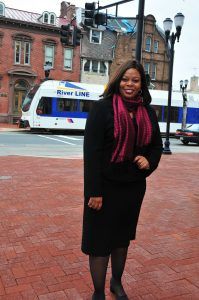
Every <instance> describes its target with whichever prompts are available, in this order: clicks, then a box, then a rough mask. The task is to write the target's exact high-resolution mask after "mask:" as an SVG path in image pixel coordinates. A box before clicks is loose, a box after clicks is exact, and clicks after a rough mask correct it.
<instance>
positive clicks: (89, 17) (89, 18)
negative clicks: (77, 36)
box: [84, 2, 95, 27]
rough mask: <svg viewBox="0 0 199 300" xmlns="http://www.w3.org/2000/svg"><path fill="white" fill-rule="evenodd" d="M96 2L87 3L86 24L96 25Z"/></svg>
mask: <svg viewBox="0 0 199 300" xmlns="http://www.w3.org/2000/svg"><path fill="white" fill-rule="evenodd" d="M94 16H95V2H91V3H88V2H87V3H85V20H84V25H85V26H91V27H93V26H94Z"/></svg>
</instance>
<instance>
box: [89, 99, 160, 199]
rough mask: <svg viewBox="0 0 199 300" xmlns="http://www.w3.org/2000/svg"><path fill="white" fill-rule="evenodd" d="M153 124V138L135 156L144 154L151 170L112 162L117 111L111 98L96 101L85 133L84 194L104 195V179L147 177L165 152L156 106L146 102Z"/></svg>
mask: <svg viewBox="0 0 199 300" xmlns="http://www.w3.org/2000/svg"><path fill="white" fill-rule="evenodd" d="M146 109H147V112H148V114H149V118H150V120H151V124H152V139H151V143H150V144H149V145H147V146H143V147H140V148H138V147H136V148H135V149H134V156H136V155H142V156H144V157H146V158H147V160H148V161H149V164H150V169H149V170H140V169H138V167H137V165H136V164H135V163H134V162H133V161H124V162H120V163H112V162H111V156H112V153H113V149H114V112H113V103H112V99H101V100H99V101H96V102H95V103H94V104H93V107H92V109H91V111H90V113H89V116H88V119H87V122H86V127H85V136H84V195H85V197H100V196H103V182H104V180H108V181H114V182H118V184H119V183H121V182H135V181H140V180H144V179H145V178H146V177H147V176H149V175H150V174H151V173H152V172H153V171H154V170H155V169H156V168H157V166H158V163H159V161H160V158H161V154H162V139H161V135H160V129H159V125H158V120H157V117H156V113H155V111H154V109H153V108H152V107H151V106H150V105H146Z"/></svg>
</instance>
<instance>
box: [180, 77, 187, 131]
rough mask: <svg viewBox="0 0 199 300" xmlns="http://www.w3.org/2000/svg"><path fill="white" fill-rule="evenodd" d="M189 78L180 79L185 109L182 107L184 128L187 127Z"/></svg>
mask: <svg viewBox="0 0 199 300" xmlns="http://www.w3.org/2000/svg"><path fill="white" fill-rule="evenodd" d="M188 82H189V81H188V80H187V79H186V80H184V81H183V80H180V90H181V91H182V99H183V109H182V129H185V128H186V119H187V94H186V89H187V85H188Z"/></svg>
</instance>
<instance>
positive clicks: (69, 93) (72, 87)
mask: <svg viewBox="0 0 199 300" xmlns="http://www.w3.org/2000/svg"><path fill="white" fill-rule="evenodd" d="M104 88H105V86H104V85H97V84H86V83H78V82H69V81H55V80H47V81H45V82H43V83H42V84H40V85H35V86H34V87H33V88H32V89H31V90H30V91H29V92H28V94H27V96H26V98H25V99H24V101H23V104H22V116H21V120H20V124H21V125H20V126H21V127H30V129H39V128H40V129H46V130H56V129H57V130H84V128H85V124H86V118H87V115H88V112H89V110H90V107H91V105H92V103H93V101H97V100H99V98H100V95H101V94H102V93H103V91H104ZM150 93H151V96H152V103H151V104H152V106H153V107H154V109H155V111H156V114H157V117H158V121H159V125H160V130H161V132H162V133H165V132H166V121H167V110H168V108H167V104H168V92H167V91H160V90H150ZM182 106H183V100H182V94H181V93H180V92H173V93H172V99H171V111H170V112H171V113H170V132H171V133H174V132H175V131H176V129H177V128H181V124H182V116H183V108H182ZM195 123H199V94H192V93H187V125H190V124H195Z"/></svg>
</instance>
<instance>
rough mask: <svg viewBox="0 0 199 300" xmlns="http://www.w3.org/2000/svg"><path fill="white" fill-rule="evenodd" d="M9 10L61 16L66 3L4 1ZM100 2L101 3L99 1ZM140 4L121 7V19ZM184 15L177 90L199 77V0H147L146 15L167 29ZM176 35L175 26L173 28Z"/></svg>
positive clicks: (105, 0)
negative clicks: (170, 21)
mask: <svg viewBox="0 0 199 300" xmlns="http://www.w3.org/2000/svg"><path fill="white" fill-rule="evenodd" d="M1 1H2V2H4V4H5V6H7V7H11V8H15V9H21V10H27V11H32V12H37V13H42V12H43V11H45V10H47V11H49V12H55V13H56V15H57V16H59V13H60V4H61V2H62V0H42V1H41V0H34V1H33V2H32V1H27V0H1ZM119 1H121V0H100V2H99V4H100V6H104V5H107V4H111V3H114V2H119ZM67 2H70V3H71V4H74V5H76V6H77V7H84V4H85V2H92V1H88V0H87V1H83V0H71V1H67ZM96 2H97V1H96ZM138 3H139V0H132V1H131V2H128V3H125V4H122V5H120V6H119V9H118V15H120V16H126V17H135V16H136V15H137V13H138ZM178 12H181V13H183V14H184V16H185V22H184V26H183V28H182V33H181V37H180V42H179V43H177V41H176V43H175V58H174V69H173V88H174V89H179V81H180V80H181V79H183V80H184V79H188V80H189V81H190V77H191V76H193V75H197V76H199V0H166V1H165V0H145V15H147V14H152V15H154V17H155V18H156V20H157V24H158V25H159V26H160V27H161V28H163V21H164V19H165V18H167V17H170V18H171V19H173V18H174V16H175V15H176V14H177V13H178ZM108 13H113V14H114V13H115V9H112V10H111V9H109V10H108ZM173 31H175V26H174V25H173Z"/></svg>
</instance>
